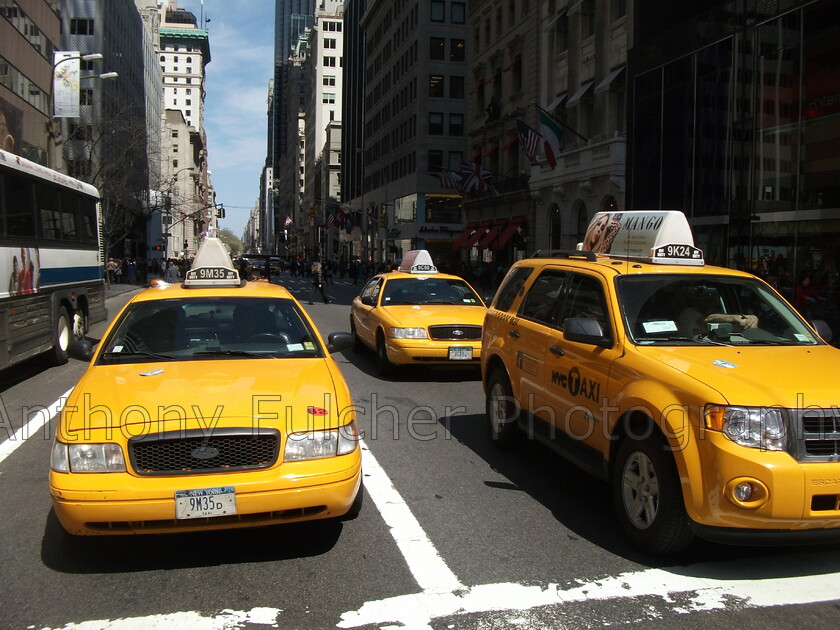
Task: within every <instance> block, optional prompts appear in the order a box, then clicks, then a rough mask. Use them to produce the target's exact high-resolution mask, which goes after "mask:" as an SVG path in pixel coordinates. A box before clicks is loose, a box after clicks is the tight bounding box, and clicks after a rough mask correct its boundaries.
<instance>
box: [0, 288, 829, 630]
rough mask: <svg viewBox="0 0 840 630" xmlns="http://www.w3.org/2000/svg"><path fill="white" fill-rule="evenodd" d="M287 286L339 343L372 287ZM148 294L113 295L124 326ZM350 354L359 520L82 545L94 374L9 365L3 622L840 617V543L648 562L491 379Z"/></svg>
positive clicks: (699, 621) (791, 623)
mask: <svg viewBox="0 0 840 630" xmlns="http://www.w3.org/2000/svg"><path fill="white" fill-rule="evenodd" d="M276 280H277V281H278V282H280V283H283V284H285V285H286V286H287V287H288V288H289V289H290V290H291V291H292V292H293V293H294V295H295V297H296V298H297V299H298V300H299V301H300V302H301V303H302V304H304V308H306V309H307V310H308V312H309V313H310V314H311V315H312V317H313V319H314V320H315V322H316V323H317V325H318V326H319V329H320V331H321V334H322V335H323V336H324V337H325V338H326V336H327V334H329V333H330V332H333V331H348V330H349V313H350V302H351V300H352V298H353V297H354V296H355V294H356V293H357V291H358V289H359V288H360V286H358V285H353V283H352V281H349V280H347V279H344V280H341V279H338V278H336V279H335V281H334V283H332V284H327V285H326V289H327V294H328V296H329V297H330V299H331V301H332V303H331V304H329V305H325V304H323V303H321V302H319V301H318V300H315V304H314V305H313V306H308V305H306V303H307V301H308V299H309V295H310V292H311V288H312V287H311V282H310V280H309V279H308V278H292V277H290V276H289V275H288V273H285V274H281V275H280V276H279V277H278V278H277V279H276ZM134 290H135V288H132V287H129V286H127V285H121V286H114V287H111V288H110V289H109V290H108V295H109V297H108V300H107V307H108V312H109V315H110V316H111V317H113V316H114V315H116V313H117V312H118V310H119V308H120V307H121V306H122V304H124V303H125V301H126V300H127V299H128V297H129V296H130V295H131V294H132V293H133V292H134ZM103 332H104V324H100V325H98V326H96V327H95V328H94V329H93V330H92V331H91V334H90V337H91V338H93V339H98V338H99V337H100V336H101V335H102V333H103ZM335 358H336V360H337V362H338V363H339V365H340V366H341V368H342V370H343V372H344V376H345V378H346V380H347V383H348V385H349V387H350V390H351V392H352V394H353V398H354V403H355V404H356V405H357V407H358V412H357V414H358V420H359V425H360V428H361V429H362V431H363V449H364V459H363V462H364V463H363V466H364V483H365V492H366V495H365V503H364V506H363V508H362V511H361V515H360V516H359V517H358V518H356V519H355V520H351V521H347V522H335V523H333V522H319V523H302V524H296V525H285V526H277V527H270V528H264V529H250V530H249V529H244V530H233V531H220V532H210V533H202V534H174V535H170V536H137V537H103V538H89V539H82V540H69V539H68V538H67V537H66V536H64V535H63V532H62V530H61V528H60V526H59V525H58V523H57V521H56V519H55V517H54V515H53V514H52V513H51V507H50V497H49V493H48V485H47V476H48V465H49V454H50V446H51V439H52V431H53V430H54V426H55V422H54V418H52V416H53V414H54V413H55V408H56V403H58V402H59V401H60V399H61V398H62V397H63V396H64V395H65V394H66V393H67V392H68V391H69V390H70V389H71V388H72V387H73V385H74V383H75V382H76V380H77V379H78V377H79V376H80V374H81V373H82V372H83V370H84V368H85V365H84V364H83V363H81V362H79V361H76V360H73V359H71V360H70V362H69V363H68V364H67V365H64V366H61V367H57V368H46V367H44V365H42V364H41V362H39V361H28V362H26V363H24V364H22V365H19V366H17V367H14V368H11V369H10V370H6V371H4V372H0V383H2V385H0V505H1V506H2V510H1V511H0V513H2V516H0V538H2V541H3V544H2V546H0V576H2V600H1V601H2V609H3V614H2V616H0V628H10V629H24V628H31V629H36V630H40V629H46V628H50V629H67V630H69V629H71V628H72V629H78V630H100V629H105V628H108V629H113V630H128V629H134V628H137V629H140V628H143V629H146V628H190V629H198V630H221V629H227V628H278V629H280V630H286V629H292V628H295V629H307V630H308V629H312V630H317V629H323V628H435V629H441V630H442V629H450V628H452V629H458V630H461V629H476V630H478V629H489V628H513V627H515V628H526V629H530V628H541V629H543V628H545V629H560V628H569V629H572V628H574V629H581V628H602V627H605V626H611V627H615V626H618V627H632V628H674V627H677V626H679V627H680V628H688V629H701V628H702V629H706V628H708V629H711V628H720V627H725V626H726V627H738V628H740V629H742V630H746V629H762V630H766V629H773V628H794V627H795V628H797V629H807V628H829V627H837V626H838V624H839V623H840V547H838V546H836V545H835V546H828V547H826V546H823V547H799V548H767V547H754V548H738V547H725V546H719V545H713V544H711V543H705V542H702V541H699V542H696V543H695V544H694V545H693V546H692V547H691V548H690V549H689V550H688V551H687V552H685V553H683V554H680V555H679V556H677V557H669V558H653V557H647V556H644V555H641V554H640V553H638V552H637V551H635V550H634V549H633V548H631V547H630V546H629V545H628V544H627V543H626V542H625V541H624V540H623V539H622V537H621V535H620V532H619V528H618V524H617V522H616V520H615V518H614V516H613V512H612V506H611V498H610V492H609V488H608V487H607V486H606V485H604V484H602V483H601V482H599V481H596V480H594V479H592V478H590V477H588V476H586V475H585V474H584V473H582V472H580V471H579V470H578V469H576V468H574V467H572V466H571V465H569V464H567V463H565V462H563V461H561V460H559V459H558V458H557V457H556V456H555V455H554V454H552V453H551V452H549V451H548V450H546V449H544V448H543V447H541V446H539V445H538V444H535V443H526V444H524V445H523V446H522V447H521V448H520V449H518V450H514V451H508V452H503V451H500V450H498V449H496V448H495V447H494V446H493V445H492V444H491V443H490V441H489V439H488V437H487V435H486V428H485V419H484V392H483V390H482V387H481V378H480V374H479V373H478V371H477V370H476V369H474V368H471V369H454V368H452V369H449V368H446V369H438V370H429V369H419V368H410V369H401V370H396V371H395V372H394V373H393V374H392V375H389V378H388V379H387V380H383V379H381V378H379V377H377V376H376V365H375V357H374V355H373V353H368V352H363V353H354V352H352V351H351V350H347V351H346V352H344V353H340V354H337V355H335ZM196 402H197V403H200V404H224V401H196ZM105 490H107V489H103V491H105Z"/></svg>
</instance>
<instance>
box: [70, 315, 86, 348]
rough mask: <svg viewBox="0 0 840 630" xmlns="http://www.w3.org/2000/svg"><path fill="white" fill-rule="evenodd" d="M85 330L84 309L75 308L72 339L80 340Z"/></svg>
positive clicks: (83, 336)
mask: <svg viewBox="0 0 840 630" xmlns="http://www.w3.org/2000/svg"><path fill="white" fill-rule="evenodd" d="M86 332H87V320H86V319H85V312H84V310H83V309H82V308H81V307H80V308H78V309H76V312H75V313H74V314H73V339H75V340H76V341H81V340H82V339H84V338H85V333H86Z"/></svg>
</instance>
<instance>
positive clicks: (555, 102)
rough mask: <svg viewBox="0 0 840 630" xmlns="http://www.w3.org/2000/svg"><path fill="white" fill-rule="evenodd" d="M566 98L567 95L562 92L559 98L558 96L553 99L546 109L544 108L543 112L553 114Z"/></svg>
mask: <svg viewBox="0 0 840 630" xmlns="http://www.w3.org/2000/svg"><path fill="white" fill-rule="evenodd" d="M566 96H567V95H566V93H565V92H563V93H562V94H561V95H560V96H558V97H557V98H555V99H554V100H553V101H551V102H550V103H549V104H548V107H546V108H545V111H547V112H548V113H549V114H550V113H551V112H553V111H554V110H555V109H557V108H558V107H560V104H561V103H562V102H563V101H565V100H566Z"/></svg>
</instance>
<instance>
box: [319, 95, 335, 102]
mask: <svg viewBox="0 0 840 630" xmlns="http://www.w3.org/2000/svg"><path fill="white" fill-rule="evenodd" d="M321 102H322V103H330V104H332V103H335V94H333V93H332V92H324V95H323V96H322V97H321Z"/></svg>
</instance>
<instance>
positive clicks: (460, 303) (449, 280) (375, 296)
mask: <svg viewBox="0 0 840 630" xmlns="http://www.w3.org/2000/svg"><path fill="white" fill-rule="evenodd" d="M486 311H487V307H486V305H485V304H484V301H483V300H482V299H481V298H480V297H479V295H478V293H476V291H475V290H474V289H473V288H472V287H471V286H470V285H469V284H468V283H467V282H466V281H464V279H463V278H460V277H458V276H452V275H449V274H445V273H439V272H438V270H437V267H435V265H434V264H433V262H432V257H431V256H430V254H429V252H428V251H426V250H423V249H421V250H412V251H410V252H407V253H406V255H405V257H404V258H403V260H402V262H401V263H400V266H399V268H398V270H397V271H390V272H386V273H380V274H377V275H375V276H373V277H372V278H371V279H370V280H368V282H367V283H366V284H365V286H364V287H363V288H362V291H361V293H360V294H359V295H358V296H357V297H356V298H355V299H354V300H353V304H352V306H351V307H350V329H351V334H352V335H353V338H354V340H355V348H356V350H362V349H364V348H365V347H367V348H370V349H372V350H374V351H375V352H376V356H377V365H378V368H379V372H380V374H387V373H389V372H390V371H391V370H392V368H393V366H395V365H453V364H460V365H469V364H475V365H478V363H479V356H480V354H481V325H482V322H483V321H484V314H485V313H486Z"/></svg>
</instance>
